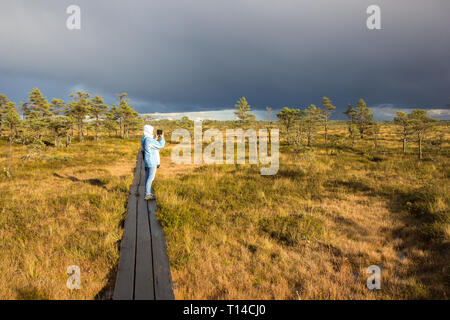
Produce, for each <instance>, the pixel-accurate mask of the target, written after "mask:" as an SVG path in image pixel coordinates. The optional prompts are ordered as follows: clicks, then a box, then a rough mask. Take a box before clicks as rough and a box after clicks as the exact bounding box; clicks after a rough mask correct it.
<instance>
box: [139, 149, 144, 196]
mask: <svg viewBox="0 0 450 320" xmlns="http://www.w3.org/2000/svg"><path fill="white" fill-rule="evenodd" d="M139 155H140V159H141V167H140V181H139V186H140V187H141V186H144V187H145V163H144V154H143V151H142V149H141V150H139ZM144 190H145V189H144ZM143 194H144V195H145V192H144V193H143Z"/></svg>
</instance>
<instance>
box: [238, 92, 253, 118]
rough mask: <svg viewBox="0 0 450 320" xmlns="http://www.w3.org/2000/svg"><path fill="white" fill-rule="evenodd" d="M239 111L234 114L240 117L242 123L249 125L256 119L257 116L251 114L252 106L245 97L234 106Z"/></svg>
mask: <svg viewBox="0 0 450 320" xmlns="http://www.w3.org/2000/svg"><path fill="white" fill-rule="evenodd" d="M234 107H235V108H236V109H237V111H235V112H234V114H235V115H236V116H237V117H238V119H239V120H240V121H241V123H247V122H249V121H251V120H254V119H255V115H253V114H251V113H250V109H251V108H250V105H249V104H248V102H247V99H246V98H245V97H242V98H241V99H239V100H238V102H237V104H235V105H234Z"/></svg>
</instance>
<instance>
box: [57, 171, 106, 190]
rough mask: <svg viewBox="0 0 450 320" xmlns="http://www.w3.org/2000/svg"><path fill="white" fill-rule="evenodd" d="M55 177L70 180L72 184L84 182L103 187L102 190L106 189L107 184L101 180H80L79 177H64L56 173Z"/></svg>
mask: <svg viewBox="0 0 450 320" xmlns="http://www.w3.org/2000/svg"><path fill="white" fill-rule="evenodd" d="M53 175H54V176H55V177H57V178H60V179H68V180H70V181H72V182H83V183H87V184H90V185H92V186H96V187H101V188H104V189H106V183H105V182H103V181H101V180H100V179H84V180H83V179H78V178H77V177H74V176H62V175H59V174H57V173H54V174H53Z"/></svg>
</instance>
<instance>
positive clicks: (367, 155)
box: [0, 89, 450, 299]
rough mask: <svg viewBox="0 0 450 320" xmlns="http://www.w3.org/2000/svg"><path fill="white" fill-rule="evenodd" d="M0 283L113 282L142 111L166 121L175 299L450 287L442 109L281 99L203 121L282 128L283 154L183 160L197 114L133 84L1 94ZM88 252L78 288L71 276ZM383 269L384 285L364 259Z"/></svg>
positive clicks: (99, 291)
mask: <svg viewBox="0 0 450 320" xmlns="http://www.w3.org/2000/svg"><path fill="white" fill-rule="evenodd" d="M0 110H1V112H0V114H1V135H2V139H1V140H0V150H1V158H0V166H1V167H0V168H1V169H2V173H1V177H0V190H1V194H2V197H1V199H0V213H1V215H0V270H1V272H0V288H1V290H0V298H17V299H30V298H34V299H54V298H61V299H71V298H84V299H92V298H108V297H109V293H110V290H111V288H112V287H113V284H114V277H115V268H116V267H117V261H118V255H119V252H118V246H117V242H118V241H119V240H120V238H121V235H122V228H121V221H123V219H124V214H125V207H126V199H127V193H128V187H129V184H130V183H131V179H132V170H133V167H134V163H135V159H136V154H137V151H138V148H139V140H138V138H139V135H140V131H141V126H142V125H143V123H144V122H148V123H152V124H153V125H154V126H157V127H158V128H162V129H164V131H165V135H166V139H167V140H169V141H168V143H167V148H166V149H164V150H162V152H161V164H162V165H161V168H160V169H159V171H158V173H157V178H156V181H155V191H156V194H157V197H158V212H157V215H158V218H159V219H160V221H161V223H162V224H163V227H164V229H165V232H166V235H167V241H168V244H167V245H168V254H169V259H170V264H171V270H172V276H173V279H174V282H175V295H176V298H178V299H183V298H190V299H222V298H231V299H233V298H235V299H242V298H259V299H311V298H314V299H358V298H368V299H381V298H382V299H392V298H398V299H411V298H419V299H420V298H441V299H448V297H449V292H450V277H449V275H450V270H449V265H450V256H449V255H450V218H449V206H450V197H449V190H448V189H449V183H448V181H449V177H450V171H449V150H450V145H449V141H450V140H449V138H450V132H449V128H448V122H445V121H441V122H438V121H437V120H435V119H432V118H431V117H429V116H428V115H427V112H426V111H425V110H420V109H417V110H414V111H413V112H411V113H410V114H406V113H404V112H401V111H399V112H398V113H397V115H396V117H395V119H394V121H386V122H377V121H373V115H372V113H371V111H370V109H369V108H368V107H367V105H366V103H365V102H364V100H363V99H360V100H359V101H357V103H356V105H354V106H352V105H349V106H348V108H347V110H346V111H345V112H344V113H345V115H346V116H347V118H348V120H347V121H335V120H330V117H331V116H332V114H333V112H336V108H335V107H334V106H333V103H332V101H331V100H330V99H328V98H326V97H324V98H323V100H322V101H321V102H320V103H319V104H318V105H317V106H316V105H311V106H309V107H305V108H287V107H286V108H283V109H282V110H281V111H280V112H279V113H278V114H276V117H277V119H278V121H274V119H273V118H274V116H273V115H272V112H273V111H272V108H270V107H267V109H266V110H267V115H268V118H267V121H256V120H255V118H254V116H253V115H252V114H251V108H250V105H249V103H248V102H247V100H246V99H245V98H242V99H240V100H239V101H238V103H237V104H236V110H237V111H236V116H237V118H238V121H212V120H205V121H203V130H207V129H209V128H218V129H221V130H225V129H227V128H236V127H244V128H246V127H248V128H250V127H251V128H254V129H257V128H279V129H280V130H281V146H280V168H279V172H278V174H277V175H275V176H261V175H260V174H259V173H260V171H259V168H258V167H257V166H255V165H249V164H244V165H239V164H235V165H204V164H200V165H175V164H173V163H172V162H171V159H170V153H171V148H172V147H173V146H174V143H176V142H175V141H172V143H171V142H170V136H171V132H172V131H173V130H174V129H176V128H179V127H183V128H186V129H188V130H193V122H192V121H191V120H190V119H188V118H187V117H184V118H182V119H181V120H173V121H169V120H159V121H156V120H153V119H150V118H147V119H144V118H142V117H140V116H139V115H138V114H137V113H136V112H135V111H134V110H133V109H132V108H131V107H130V105H129V101H128V100H127V96H126V94H121V95H118V106H112V107H108V106H106V105H105V103H104V101H103V99H102V98H101V97H99V96H94V97H91V96H90V95H89V94H87V93H85V92H82V91H79V92H77V93H75V94H73V95H72V97H71V101H69V102H67V103H66V102H64V101H63V100H59V99H54V100H52V101H51V102H48V101H47V100H46V99H45V97H43V95H42V94H41V93H40V91H39V90H38V89H33V90H32V92H31V93H30V98H29V101H27V102H25V103H20V104H19V107H17V106H16V104H15V103H13V102H11V101H9V100H8V98H7V97H6V96H4V95H1V96H0ZM72 264H75V265H79V266H80V268H81V271H82V289H81V290H74V291H70V290H68V289H67V288H66V286H65V282H66V279H67V277H68V276H67V274H66V273H65V272H66V268H67V267H68V266H69V265H72ZM373 264H375V265H378V266H380V267H381V269H382V287H381V290H377V291H374V292H372V291H369V290H368V289H367V288H366V279H367V277H368V276H369V275H368V274H366V269H367V267H368V266H370V265H373Z"/></svg>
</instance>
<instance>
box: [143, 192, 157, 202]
mask: <svg viewBox="0 0 450 320" xmlns="http://www.w3.org/2000/svg"><path fill="white" fill-rule="evenodd" d="M155 199H156V197H155V195H154V194H152V193H151V194H147V195H145V197H144V200H147V201H148V200H155Z"/></svg>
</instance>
